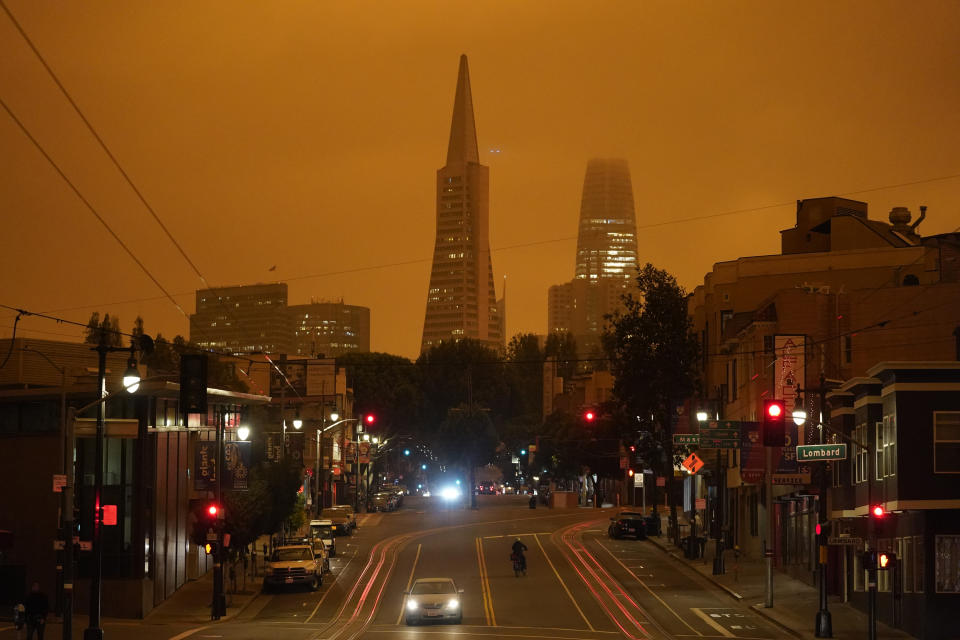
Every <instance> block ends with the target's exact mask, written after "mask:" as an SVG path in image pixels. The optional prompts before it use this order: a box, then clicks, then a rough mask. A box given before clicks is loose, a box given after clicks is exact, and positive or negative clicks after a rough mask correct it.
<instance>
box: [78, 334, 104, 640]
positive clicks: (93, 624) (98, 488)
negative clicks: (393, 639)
mask: <svg viewBox="0 0 960 640" xmlns="http://www.w3.org/2000/svg"><path fill="white" fill-rule="evenodd" d="M105 342H106V340H105V338H103V337H101V340H100V344H99V345H97V346H96V347H94V351H96V352H97V393H98V394H99V396H100V402H98V403H97V431H96V438H95V443H94V444H95V446H94V463H93V464H94V468H93V510H94V511H93V514H94V515H93V572H92V575H91V577H90V622H89V626H88V627H87V628H86V629H84V630H83V640H103V629H101V628H100V589H101V580H102V576H103V444H104V442H103V441H104V437H105V429H106V404H107V401H106V394H107V352H108V351H110V347H109V346H107V345H106V344H105Z"/></svg>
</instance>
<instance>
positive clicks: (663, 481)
mask: <svg viewBox="0 0 960 640" xmlns="http://www.w3.org/2000/svg"><path fill="white" fill-rule="evenodd" d="M657 486H658V487H665V486H667V479H666V478H664V477H663V476H657Z"/></svg>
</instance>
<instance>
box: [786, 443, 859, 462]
mask: <svg viewBox="0 0 960 640" xmlns="http://www.w3.org/2000/svg"><path fill="white" fill-rule="evenodd" d="M846 459H847V445H846V444H843V443H840V444H804V445H798V446H797V460H799V461H800V462H803V461H806V460H846Z"/></svg>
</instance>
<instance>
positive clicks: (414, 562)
mask: <svg viewBox="0 0 960 640" xmlns="http://www.w3.org/2000/svg"><path fill="white" fill-rule="evenodd" d="M422 546H423V545H422V544H418V545H417V555H416V556H415V557H414V559H413V566H412V567H410V578H409V579H408V580H407V588H406V589H404V591H403V599H402V600H401V602H400V613H399V614H398V615H397V624H400V621H401V620H403V610H404V608H405V607H406V606H407V594H408V593H410V585H411V584H413V573H414V572H415V571H416V570H417V561H418V560H420V548H421V547H422Z"/></svg>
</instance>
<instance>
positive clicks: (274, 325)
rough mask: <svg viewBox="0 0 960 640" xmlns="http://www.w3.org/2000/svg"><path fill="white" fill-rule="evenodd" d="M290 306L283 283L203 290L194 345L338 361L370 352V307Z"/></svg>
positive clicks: (195, 320)
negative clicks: (342, 355)
mask: <svg viewBox="0 0 960 640" xmlns="http://www.w3.org/2000/svg"><path fill="white" fill-rule="evenodd" d="M287 302H288V300H287V285H286V284H284V283H282V282H281V283H273V284H253V285H242V286H237V287H218V288H215V289H201V290H199V291H197V312H196V313H194V314H193V315H191V316H190V341H191V342H193V343H195V344H197V345H199V346H201V347H204V348H207V349H213V350H216V351H223V352H227V353H256V352H263V353H271V354H278V355H279V354H284V355H291V356H295V355H301V356H309V357H316V356H318V355H325V356H328V357H336V356H338V355H341V354H344V353H350V352H353V351H358V352H369V351H370V308H369V307H360V306H356V305H349V304H344V303H343V301H342V300H341V301H340V302H313V303H310V304H301V305H293V306H290V305H288V304H287Z"/></svg>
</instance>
